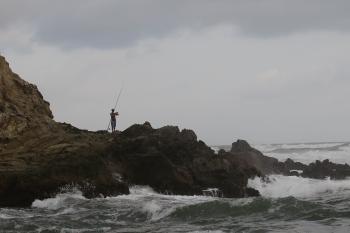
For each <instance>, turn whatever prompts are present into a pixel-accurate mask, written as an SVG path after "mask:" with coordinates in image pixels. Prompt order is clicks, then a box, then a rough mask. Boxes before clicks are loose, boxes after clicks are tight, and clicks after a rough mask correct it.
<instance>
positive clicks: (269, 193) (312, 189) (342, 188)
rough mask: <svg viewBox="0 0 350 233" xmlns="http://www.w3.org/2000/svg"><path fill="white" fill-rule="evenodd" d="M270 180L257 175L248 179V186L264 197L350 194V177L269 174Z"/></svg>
mask: <svg viewBox="0 0 350 233" xmlns="http://www.w3.org/2000/svg"><path fill="white" fill-rule="evenodd" d="M269 180H270V182H265V181H262V180H261V179H260V178H258V177H256V178H254V179H250V180H249V181H248V186H250V187H252V188H255V189H257V190H259V192H260V193H261V195H262V196H263V197H271V198H281V197H288V196H293V197H314V196H319V195H322V194H326V193H328V194H329V193H337V192H348V193H349V194H350V179H347V180H330V179H326V180H316V179H308V178H302V177H296V176H282V175H271V176H269Z"/></svg>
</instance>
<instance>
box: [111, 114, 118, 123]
mask: <svg viewBox="0 0 350 233" xmlns="http://www.w3.org/2000/svg"><path fill="white" fill-rule="evenodd" d="M117 115H118V113H117V112H111V120H112V121H116V118H115V116H117Z"/></svg>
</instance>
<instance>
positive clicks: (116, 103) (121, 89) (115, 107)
mask: <svg viewBox="0 0 350 233" xmlns="http://www.w3.org/2000/svg"><path fill="white" fill-rule="evenodd" d="M123 89H124V82H123V84H122V87H121V88H120V91H119V94H118V97H117V101H116V102H115V105H114V109H117V105H118V102H119V99H120V96H121V94H122V92H123ZM110 126H111V120H109V122H108V127H107V131H108V130H109V128H110Z"/></svg>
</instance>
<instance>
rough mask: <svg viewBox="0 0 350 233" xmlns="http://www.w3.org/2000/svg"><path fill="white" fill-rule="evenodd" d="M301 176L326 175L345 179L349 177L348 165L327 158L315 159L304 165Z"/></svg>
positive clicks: (317, 176) (349, 169)
mask: <svg viewBox="0 0 350 233" xmlns="http://www.w3.org/2000/svg"><path fill="white" fill-rule="evenodd" d="M301 176H303V177H309V178H314V179H325V178H327V177H329V178H331V179H345V178H347V177H350V166H349V165H348V164H336V163H332V162H330V161H329V160H328V159H326V160H323V161H322V162H321V161H319V160H317V161H316V162H314V163H310V164H309V165H308V166H306V167H305V168H304V169H303V172H302V174H301Z"/></svg>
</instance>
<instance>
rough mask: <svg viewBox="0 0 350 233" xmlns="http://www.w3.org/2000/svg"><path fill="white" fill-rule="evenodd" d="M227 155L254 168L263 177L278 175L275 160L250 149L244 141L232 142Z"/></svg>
mask: <svg viewBox="0 0 350 233" xmlns="http://www.w3.org/2000/svg"><path fill="white" fill-rule="evenodd" d="M229 154H231V156H234V157H236V159H238V160H242V161H245V162H246V163H248V164H250V165H252V166H254V167H256V168H257V169H258V170H259V171H261V172H262V173H263V174H265V175H267V174H272V173H280V170H279V168H278V160H277V159H275V158H271V157H268V156H265V155H263V154H262V153H261V152H260V151H258V150H257V149H254V148H252V147H251V146H250V145H249V144H248V142H246V141H244V140H238V141H237V142H234V143H233V144H232V148H231V151H230V152H229Z"/></svg>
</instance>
